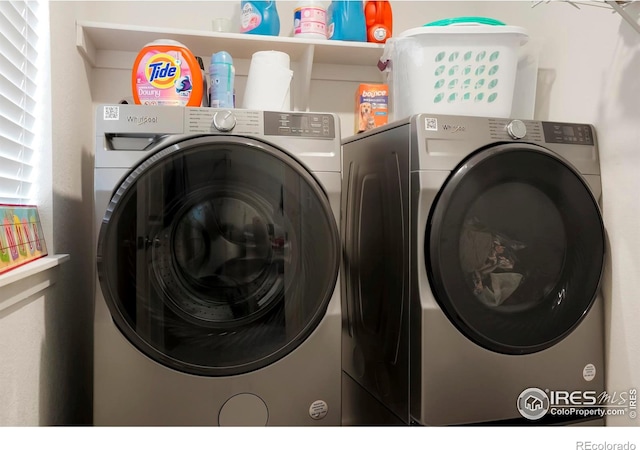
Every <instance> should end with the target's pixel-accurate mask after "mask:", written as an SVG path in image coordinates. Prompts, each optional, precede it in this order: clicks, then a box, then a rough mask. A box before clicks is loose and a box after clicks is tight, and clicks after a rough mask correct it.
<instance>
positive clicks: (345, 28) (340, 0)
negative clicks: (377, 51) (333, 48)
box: [327, 0, 367, 42]
mask: <svg viewBox="0 0 640 450" xmlns="http://www.w3.org/2000/svg"><path fill="white" fill-rule="evenodd" d="M327 38H328V39H331V40H336V41H356V42H367V25H366V23H365V18H364V5H363V3H362V2H361V1H356V0H333V1H332V2H331V4H330V5H329V8H328V9H327Z"/></svg>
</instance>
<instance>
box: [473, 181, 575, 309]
mask: <svg viewBox="0 0 640 450" xmlns="http://www.w3.org/2000/svg"><path fill="white" fill-rule="evenodd" d="M513 236H518V240H516V239H514V238H513ZM566 241H567V239H566V235H565V229H564V225H563V222H562V217H561V216H560V212H559V211H558V208H557V207H556V206H555V205H554V204H553V202H552V201H551V200H550V199H549V197H547V196H546V195H545V194H544V193H543V192H542V191H540V189H538V188H536V187H535V186H533V185H531V184H526V183H521V182H505V183H502V184H500V185H498V186H494V187H492V188H489V189H488V190H487V191H485V192H483V193H482V194H480V195H479V196H478V198H477V200H476V201H475V202H474V203H473V204H472V206H471V208H470V209H469V212H468V213H467V214H466V216H465V218H464V222H463V227H462V233H461V234H460V265H461V268H462V270H463V271H464V272H465V273H467V274H468V275H467V282H468V285H469V287H470V289H473V293H474V295H475V296H476V297H477V298H478V300H479V301H481V302H482V303H483V304H485V305H487V306H489V307H493V308H498V309H499V310H501V311H517V310H523V309H528V308H532V307H535V306H536V305H537V304H538V303H539V302H541V301H542V300H543V299H544V298H545V297H546V296H547V295H548V294H549V293H550V292H551V291H552V290H553V287H554V286H556V285H557V283H558V282H559V281H560V276H561V274H562V268H563V266H564V258H565V254H566V249H567V242H566Z"/></svg>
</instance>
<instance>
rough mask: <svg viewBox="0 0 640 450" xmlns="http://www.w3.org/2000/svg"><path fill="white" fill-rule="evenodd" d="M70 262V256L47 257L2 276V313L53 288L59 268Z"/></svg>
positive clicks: (0, 290) (0, 286)
mask: <svg viewBox="0 0 640 450" xmlns="http://www.w3.org/2000/svg"><path fill="white" fill-rule="evenodd" d="M68 260H69V255H52V256H45V257H44V258H40V259H37V260H35V261H32V262H30V263H28V264H25V265H24V266H21V267H17V268H15V269H13V270H10V271H9V272H7V273H4V274H2V275H0V311H3V310H5V309H7V308H9V307H11V306H13V305H15V304H16V303H18V302H21V301H22V300H25V299H27V298H29V297H32V296H35V295H36V294H38V293H39V292H41V291H43V290H44V289H46V288H48V287H50V286H53V285H54V284H55V282H56V281H57V278H58V270H57V268H58V267H59V266H60V265H61V264H63V263H65V262H67V261H68Z"/></svg>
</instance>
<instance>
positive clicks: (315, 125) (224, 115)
mask: <svg viewBox="0 0 640 450" xmlns="http://www.w3.org/2000/svg"><path fill="white" fill-rule="evenodd" d="M184 130H185V132H186V133H229V132H232V133H234V134H245V135H264V136H294V137H301V138H312V139H335V137H336V121H335V119H334V116H333V115H332V114H323V113H308V112H304V113H303V112H277V111H254V110H248V109H217V108H185V114H184Z"/></svg>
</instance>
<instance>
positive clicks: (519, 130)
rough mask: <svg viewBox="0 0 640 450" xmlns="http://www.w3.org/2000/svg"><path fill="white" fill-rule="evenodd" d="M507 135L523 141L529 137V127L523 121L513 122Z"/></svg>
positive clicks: (509, 125) (508, 128)
mask: <svg viewBox="0 0 640 450" xmlns="http://www.w3.org/2000/svg"><path fill="white" fill-rule="evenodd" d="M507 133H508V134H509V136H511V137H512V138H513V139H522V138H523V137H525V136H526V135H527V126H526V125H525V124H524V122H523V121H522V120H517V119H516V120H512V121H511V122H509V124H508V125H507Z"/></svg>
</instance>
